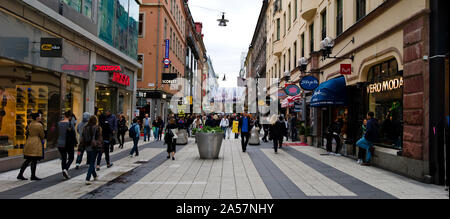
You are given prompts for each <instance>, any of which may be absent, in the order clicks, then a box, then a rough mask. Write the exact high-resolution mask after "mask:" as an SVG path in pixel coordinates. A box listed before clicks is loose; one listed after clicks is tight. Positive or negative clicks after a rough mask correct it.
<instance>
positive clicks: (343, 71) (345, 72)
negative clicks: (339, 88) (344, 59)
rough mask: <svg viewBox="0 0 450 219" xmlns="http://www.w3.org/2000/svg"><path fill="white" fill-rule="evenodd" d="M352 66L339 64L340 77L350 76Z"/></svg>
mask: <svg viewBox="0 0 450 219" xmlns="http://www.w3.org/2000/svg"><path fill="white" fill-rule="evenodd" d="M351 74H352V64H341V75H351Z"/></svg>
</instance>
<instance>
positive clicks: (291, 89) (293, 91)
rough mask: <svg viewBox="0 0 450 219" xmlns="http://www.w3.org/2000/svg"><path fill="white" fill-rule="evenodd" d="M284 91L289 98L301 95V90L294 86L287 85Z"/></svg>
mask: <svg viewBox="0 0 450 219" xmlns="http://www.w3.org/2000/svg"><path fill="white" fill-rule="evenodd" d="M284 91H285V92H286V94H287V95H288V96H297V95H299V94H300V88H299V87H298V86H297V85H294V84H287V85H286V87H285V89H284Z"/></svg>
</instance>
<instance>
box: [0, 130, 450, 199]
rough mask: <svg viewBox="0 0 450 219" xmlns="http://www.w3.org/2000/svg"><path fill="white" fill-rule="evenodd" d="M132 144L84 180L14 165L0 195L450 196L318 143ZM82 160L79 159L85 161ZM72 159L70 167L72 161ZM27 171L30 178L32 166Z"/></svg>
mask: <svg viewBox="0 0 450 219" xmlns="http://www.w3.org/2000/svg"><path fill="white" fill-rule="evenodd" d="M131 147H132V143H131V142H128V143H126V144H125V147H124V149H122V150H120V149H116V150H115V151H114V153H112V154H111V159H112V161H113V162H114V165H113V166H112V167H111V168H106V166H105V164H104V163H103V166H102V167H101V170H100V171H99V174H100V177H99V180H98V181H95V182H93V184H92V185H89V186H88V185H85V181H84V179H85V176H86V172H87V167H86V166H85V165H82V166H81V168H80V169H79V170H75V169H74V168H72V169H71V170H70V171H69V175H70V176H71V178H70V179H69V180H64V178H63V176H62V174H61V171H60V163H59V162H60V161H59V160H58V159H57V160H53V161H49V162H45V163H39V164H38V167H37V176H38V177H40V178H42V179H43V180H42V181H36V182H34V181H33V182H32V181H19V180H17V179H16V176H17V174H18V172H19V170H13V171H9V172H5V173H1V174H0V199H53V198H57V199H78V198H81V199H329V198H333V199H343V198H345V199H347V198H348V199H397V198H400V199H448V198H449V195H448V192H446V191H445V190H444V187H442V186H436V185H430V184H423V183H420V182H417V181H414V180H412V179H409V178H405V177H403V176H400V175H397V174H394V173H391V172H388V171H385V170H382V169H378V168H376V167H365V166H360V165H358V164H356V162H355V161H353V160H351V159H349V158H345V157H336V156H322V155H321V154H322V153H324V151H323V150H322V149H319V148H315V147H294V146H293V147H286V146H285V147H283V148H282V149H281V150H279V151H278V154H275V153H274V151H273V149H272V147H271V143H262V144H261V145H260V146H248V149H247V152H246V153H242V150H241V145H240V139H230V140H228V139H227V140H225V141H224V143H223V145H222V149H221V152H220V156H219V159H217V160H200V159H199V155H198V149H197V147H196V145H195V143H194V139H192V138H191V139H189V144H188V145H186V146H178V147H177V154H176V156H175V157H176V160H175V161H172V160H168V159H167V158H166V156H167V153H166V148H165V146H164V145H163V143H162V142H152V143H148V142H142V141H141V142H140V146H139V148H140V156H139V157H133V158H130V157H128V154H129V151H130V149H131ZM84 163H85V160H84V161H83V164H84ZM73 166H74V165H72V167H73ZM24 175H25V177H29V176H30V170H29V168H28V169H27V171H26V172H25V174H24Z"/></svg>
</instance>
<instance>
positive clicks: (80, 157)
mask: <svg viewBox="0 0 450 219" xmlns="http://www.w3.org/2000/svg"><path fill="white" fill-rule="evenodd" d="M90 117H91V114H90V113H88V112H85V113H83V121H82V122H80V124H78V126H77V132H78V136H79V139H80V141H79V142H80V143H81V137H82V134H83V128H84V127H85V126H86V124H87V123H88V122H89V119H90ZM78 147H79V146H78ZM83 155H84V150H80V148H78V152H77V160H76V162H75V169H77V170H78V169H79V168H80V165H81V161H82V160H83Z"/></svg>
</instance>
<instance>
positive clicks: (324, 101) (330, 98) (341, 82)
mask: <svg viewBox="0 0 450 219" xmlns="http://www.w3.org/2000/svg"><path fill="white" fill-rule="evenodd" d="M330 105H337V106H343V105H347V92H346V82H345V77H339V78H335V79H331V80H329V81H326V82H323V83H322V84H320V85H319V87H318V88H317V89H316V90H315V91H314V94H313V96H312V98H311V106H312V107H323V106H330Z"/></svg>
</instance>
